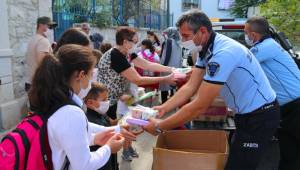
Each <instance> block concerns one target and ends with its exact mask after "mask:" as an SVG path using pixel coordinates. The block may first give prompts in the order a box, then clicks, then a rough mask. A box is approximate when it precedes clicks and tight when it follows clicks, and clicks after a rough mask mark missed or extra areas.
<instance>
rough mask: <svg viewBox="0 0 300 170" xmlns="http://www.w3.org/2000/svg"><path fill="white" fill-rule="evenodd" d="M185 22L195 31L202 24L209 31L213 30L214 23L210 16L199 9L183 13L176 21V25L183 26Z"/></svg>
mask: <svg viewBox="0 0 300 170" xmlns="http://www.w3.org/2000/svg"><path fill="white" fill-rule="evenodd" d="M185 22H186V23H187V24H188V25H189V28H190V29H192V30H193V32H194V33H196V32H197V31H198V30H199V28H200V27H202V26H203V27H206V29H207V31H208V32H212V24H211V21H210V20H209V18H208V16H207V15H206V14H205V13H204V12H202V11H200V10H198V9H192V10H189V11H187V12H185V13H184V14H182V15H181V16H180V17H179V19H178V21H177V23H176V27H178V28H179V27H181V26H182V24H184V23H185Z"/></svg>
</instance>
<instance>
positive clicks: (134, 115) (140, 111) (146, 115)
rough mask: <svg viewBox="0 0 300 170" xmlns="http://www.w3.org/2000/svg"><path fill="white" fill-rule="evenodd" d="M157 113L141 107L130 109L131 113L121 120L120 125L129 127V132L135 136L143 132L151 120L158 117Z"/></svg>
mask: <svg viewBox="0 0 300 170" xmlns="http://www.w3.org/2000/svg"><path fill="white" fill-rule="evenodd" d="M156 115H157V111H156V110H153V109H151V108H149V107H144V106H141V105H138V106H133V107H129V111H128V112H127V113H126V114H124V116H123V117H122V118H121V119H120V121H119V124H120V125H129V131H131V132H132V133H134V134H139V133H141V132H143V126H146V125H147V124H148V123H149V122H148V120H149V119H150V118H153V117H156Z"/></svg>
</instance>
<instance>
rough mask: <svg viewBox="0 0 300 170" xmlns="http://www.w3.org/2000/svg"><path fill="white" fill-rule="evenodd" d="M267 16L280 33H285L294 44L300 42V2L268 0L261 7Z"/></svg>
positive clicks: (263, 13) (262, 13)
mask: <svg viewBox="0 0 300 170" xmlns="http://www.w3.org/2000/svg"><path fill="white" fill-rule="evenodd" d="M260 10H261V15H262V16H265V17H266V18H267V19H268V21H269V22H270V23H271V24H273V25H274V26H275V27H276V28H277V29H278V30H279V31H282V32H284V33H285V34H286V35H287V37H288V38H289V40H291V41H292V42H297V43H299V42H300V1H299V0H268V1H267V2H266V3H264V4H262V5H260Z"/></svg>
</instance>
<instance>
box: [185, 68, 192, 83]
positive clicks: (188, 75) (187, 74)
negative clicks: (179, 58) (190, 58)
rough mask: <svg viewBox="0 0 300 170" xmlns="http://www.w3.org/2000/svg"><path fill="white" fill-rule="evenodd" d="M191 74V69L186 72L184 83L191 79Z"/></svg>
mask: <svg viewBox="0 0 300 170" xmlns="http://www.w3.org/2000/svg"><path fill="white" fill-rule="evenodd" d="M192 72H193V69H191V70H190V71H188V72H187V73H186V81H188V80H189V79H190V78H191V75H192Z"/></svg>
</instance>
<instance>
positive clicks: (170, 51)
mask: <svg viewBox="0 0 300 170" xmlns="http://www.w3.org/2000/svg"><path fill="white" fill-rule="evenodd" d="M166 48H167V50H166V58H165V61H164V64H163V65H165V66H167V65H168V64H169V62H170V59H171V54H172V40H171V39H167V45H166Z"/></svg>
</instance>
